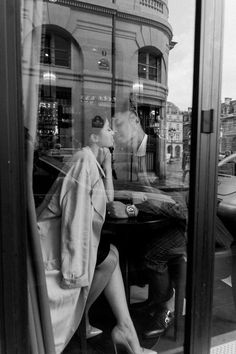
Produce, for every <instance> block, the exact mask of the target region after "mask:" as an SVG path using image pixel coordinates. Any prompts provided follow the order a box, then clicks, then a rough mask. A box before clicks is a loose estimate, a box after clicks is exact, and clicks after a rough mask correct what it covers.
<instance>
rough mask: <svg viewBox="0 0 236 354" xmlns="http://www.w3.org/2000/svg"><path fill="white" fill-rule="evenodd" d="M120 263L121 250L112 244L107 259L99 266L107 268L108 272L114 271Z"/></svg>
mask: <svg viewBox="0 0 236 354" xmlns="http://www.w3.org/2000/svg"><path fill="white" fill-rule="evenodd" d="M118 263H119V252H118V250H117V248H116V247H115V246H114V245H110V251H109V253H108V255H107V257H106V259H105V260H104V261H103V262H102V263H101V264H100V266H99V268H100V269H101V268H105V269H106V270H107V271H108V272H110V273H113V271H114V270H115V268H116V266H117V264H118Z"/></svg>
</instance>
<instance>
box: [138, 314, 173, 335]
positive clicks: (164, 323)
mask: <svg viewBox="0 0 236 354" xmlns="http://www.w3.org/2000/svg"><path fill="white" fill-rule="evenodd" d="M173 320H174V315H173V313H171V312H170V311H169V310H167V309H165V310H164V311H162V312H157V313H156V314H155V315H154V316H153V319H152V320H151V322H150V325H149V326H148V328H147V329H146V330H145V331H144V333H143V337H144V338H146V339H151V338H155V337H159V336H160V335H161V334H163V333H164V332H165V331H166V329H167V328H168V327H169V326H170V325H171V324H172V323H173Z"/></svg>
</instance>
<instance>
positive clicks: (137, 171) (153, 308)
mask: <svg viewBox="0 0 236 354" xmlns="http://www.w3.org/2000/svg"><path fill="white" fill-rule="evenodd" d="M114 129H115V131H116V137H115V138H116V151H118V153H117V154H116V155H115V169H116V174H117V177H118V183H116V184H119V179H121V180H122V184H123V186H124V189H126V190H127V189H131V190H132V191H135V190H138V191H139V192H140V191H143V192H144V196H145V198H144V199H146V200H141V199H140V200H139V199H138V198H137V197H135V198H134V199H133V202H134V203H135V205H131V206H128V207H127V205H125V204H124V203H122V202H120V201H115V202H112V203H109V204H108V212H109V214H110V216H111V217H117V218H125V217H132V216H135V215H137V213H138V212H145V213H154V214H157V215H161V216H166V217H167V218H168V219H169V220H170V221H169V222H168V225H166V226H165V227H163V228H162V229H161V230H159V229H158V230H155V229H153V228H151V227H150V229H149V230H146V231H147V233H146V234H147V237H145V238H141V240H143V244H142V242H141V244H138V247H137V245H134V247H135V246H136V248H135V250H134V251H135V252H136V253H138V254H139V255H140V256H141V257H142V259H143V262H144V265H145V267H146V270H147V275H148V278H149V299H148V301H146V302H145V303H144V304H143V305H144V306H145V307H146V310H148V311H150V313H152V320H151V321H150V325H149V326H148V328H146V330H145V332H144V333H143V335H144V337H145V338H153V337H156V336H159V335H160V334H162V333H163V332H164V331H165V330H166V328H167V327H168V325H169V324H170V323H171V322H172V320H173V293H174V291H173V285H172V281H173V280H174V279H172V275H171V272H170V269H169V264H170V262H171V261H173V260H175V259H179V258H180V257H186V236H185V228H186V216H187V207H186V204H185V201H184V198H183V196H182V200H181V198H179V196H178V202H176V201H175V197H176V196H172V197H169V196H166V195H165V193H163V192H161V191H160V190H159V189H158V188H156V187H155V183H152V182H151V181H150V178H149V176H148V173H147V169H146V157H147V150H148V148H149V146H150V140H151V139H150V137H148V136H147V134H145V132H144V131H143V129H142V126H141V123H140V119H139V117H138V116H137V114H136V112H135V111H129V110H126V111H125V112H122V113H118V114H117V115H116V116H115V117H114ZM119 155H120V156H119ZM151 177H152V178H151V179H153V176H151ZM127 180H128V181H129V182H127ZM115 194H116V195H117V196H118V198H119V197H121V196H122V192H117V191H116V192H115ZM131 194H132V193H131ZM124 195H126V192H124ZM134 195H135V193H133V196H134ZM137 195H138V196H140V194H137Z"/></svg>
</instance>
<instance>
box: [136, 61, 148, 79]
mask: <svg viewBox="0 0 236 354" xmlns="http://www.w3.org/2000/svg"><path fill="white" fill-rule="evenodd" d="M138 76H139V77H143V78H144V79H145V78H146V76H147V67H146V65H140V64H139V65H138Z"/></svg>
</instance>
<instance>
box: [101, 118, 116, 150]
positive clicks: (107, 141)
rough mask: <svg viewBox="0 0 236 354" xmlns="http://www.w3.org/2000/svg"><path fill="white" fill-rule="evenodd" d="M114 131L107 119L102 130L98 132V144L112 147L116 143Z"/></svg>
mask: <svg viewBox="0 0 236 354" xmlns="http://www.w3.org/2000/svg"><path fill="white" fill-rule="evenodd" d="M113 136H114V132H113V130H112V129H111V128H110V124H109V122H108V120H107V119H106V121H105V123H104V126H103V128H102V129H101V130H100V132H99V134H98V138H99V141H98V145H99V146H100V147H106V148H109V147H112V146H113V145H114V138H113Z"/></svg>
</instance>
